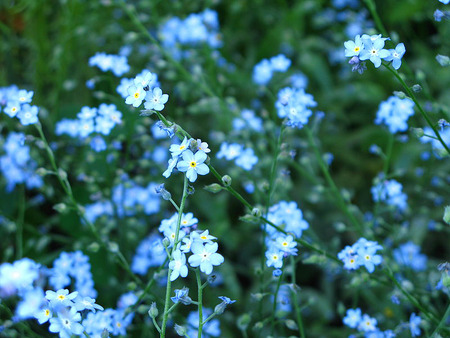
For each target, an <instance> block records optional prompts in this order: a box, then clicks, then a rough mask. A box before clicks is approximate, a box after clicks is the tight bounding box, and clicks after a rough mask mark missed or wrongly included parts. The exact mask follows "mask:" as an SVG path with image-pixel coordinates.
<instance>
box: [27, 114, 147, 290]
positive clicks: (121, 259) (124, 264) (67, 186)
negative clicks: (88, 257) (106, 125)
mask: <svg viewBox="0 0 450 338" xmlns="http://www.w3.org/2000/svg"><path fill="white" fill-rule="evenodd" d="M34 126H35V127H36V129H37V131H38V133H39V136H40V138H41V141H42V142H43V143H44V148H45V151H46V152H47V155H48V157H49V160H50V164H51V167H52V168H53V170H54V171H55V174H56V177H57V178H58V181H59V183H60V185H61V186H62V188H63V190H64V192H65V193H66V195H67V197H68V198H69V201H70V204H71V205H72V207H73V208H74V209H75V210H76V212H77V213H78V215H79V216H80V217H81V219H82V220H83V221H84V223H85V224H87V225H88V227H89V229H90V230H91V232H92V233H93V235H94V237H95V238H96V240H97V241H98V242H99V243H100V244H101V245H102V246H103V247H104V248H105V249H107V250H108V251H110V252H113V253H114V254H115V255H116V257H117V258H118V261H119V264H120V265H121V266H122V268H123V269H124V270H125V271H126V272H127V273H128V275H129V276H130V277H131V278H132V279H133V280H134V281H135V282H136V283H137V284H139V285H141V284H142V281H141V280H140V279H139V278H138V277H137V276H136V275H135V274H134V273H133V272H132V271H131V269H130V266H129V264H128V262H127V260H126V259H125V257H124V256H123V254H122V253H121V252H120V250H119V249H118V248H117V249H115V250H110V248H109V247H108V244H107V243H105V241H104V240H103V239H102V238H101V236H100V234H99V233H98V231H97V228H96V227H95V225H94V224H93V223H92V222H91V221H89V220H88V219H87V218H86V216H85V214H84V211H83V208H82V206H80V205H79V204H78V202H77V201H76V199H75V197H74V196H73V193H72V187H71V186H70V183H69V181H68V179H67V176H66V175H64V174H63V172H62V171H61V170H60V168H59V167H58V166H57V164H56V160H55V155H54V154H53V150H52V149H51V148H50V146H49V144H48V142H47V139H46V137H45V135H44V132H43V130H42V126H41V124H40V123H37V124H35V125H34Z"/></svg>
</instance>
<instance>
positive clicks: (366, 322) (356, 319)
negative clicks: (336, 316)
mask: <svg viewBox="0 0 450 338" xmlns="http://www.w3.org/2000/svg"><path fill="white" fill-rule="evenodd" d="M343 322H344V324H345V325H347V326H348V327H350V328H352V329H357V330H358V331H359V332H362V333H364V336H365V337H384V338H392V337H395V334H394V332H392V331H391V330H387V331H380V329H379V328H378V327H377V324H378V321H377V320H376V318H372V317H370V316H369V315H368V314H363V313H361V309H360V308H356V309H348V310H347V313H346V315H345V317H344V319H343Z"/></svg>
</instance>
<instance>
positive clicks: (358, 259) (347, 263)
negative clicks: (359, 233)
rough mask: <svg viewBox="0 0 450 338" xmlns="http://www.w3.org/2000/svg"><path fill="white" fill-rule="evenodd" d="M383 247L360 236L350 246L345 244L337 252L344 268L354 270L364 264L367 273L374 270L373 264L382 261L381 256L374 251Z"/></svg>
mask: <svg viewBox="0 0 450 338" xmlns="http://www.w3.org/2000/svg"><path fill="white" fill-rule="evenodd" d="M382 248H383V247H382V246H381V245H379V244H378V243H377V242H375V241H368V240H367V239H365V238H360V239H358V241H357V242H356V243H355V244H353V245H352V246H346V247H345V248H344V249H343V250H342V251H341V252H339V253H338V255H337V256H338V258H339V259H340V260H341V261H342V262H344V269H347V270H356V269H358V268H359V267H360V266H365V267H366V269H367V271H369V273H372V272H373V271H374V270H375V265H379V264H381V262H382V260H383V259H382V257H381V256H380V255H377V254H376V251H378V250H380V249H382Z"/></svg>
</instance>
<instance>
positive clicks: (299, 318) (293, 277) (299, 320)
mask: <svg viewBox="0 0 450 338" xmlns="http://www.w3.org/2000/svg"><path fill="white" fill-rule="evenodd" d="M290 258H291V284H292V286H293V287H294V288H295V287H296V285H297V283H296V273H295V259H294V256H291V257H290ZM292 298H293V303H294V308H295V315H296V319H297V326H298V330H299V332H300V337H301V338H305V337H306V336H305V329H304V328H303V321H302V314H301V311H300V307H299V301H298V298H297V292H296V291H295V290H292Z"/></svg>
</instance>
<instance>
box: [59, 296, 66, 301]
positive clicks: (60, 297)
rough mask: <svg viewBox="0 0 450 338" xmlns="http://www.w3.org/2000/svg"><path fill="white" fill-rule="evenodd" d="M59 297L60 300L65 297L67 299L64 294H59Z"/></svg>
mask: <svg viewBox="0 0 450 338" xmlns="http://www.w3.org/2000/svg"><path fill="white" fill-rule="evenodd" d="M58 299H59V300H64V299H66V296H64V295H59V296H58Z"/></svg>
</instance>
